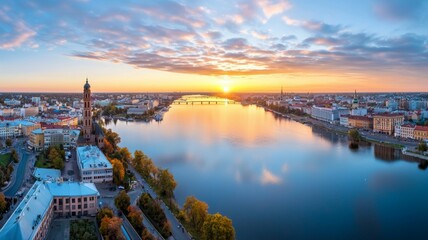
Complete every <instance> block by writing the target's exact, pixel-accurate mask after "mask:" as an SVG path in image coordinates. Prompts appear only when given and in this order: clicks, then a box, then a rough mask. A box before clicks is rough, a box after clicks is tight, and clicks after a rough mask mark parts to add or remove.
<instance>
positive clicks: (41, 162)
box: [35, 154, 53, 168]
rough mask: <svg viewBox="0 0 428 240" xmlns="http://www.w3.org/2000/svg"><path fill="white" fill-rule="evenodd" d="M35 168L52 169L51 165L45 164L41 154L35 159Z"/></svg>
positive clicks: (45, 160) (45, 161)
mask: <svg viewBox="0 0 428 240" xmlns="http://www.w3.org/2000/svg"><path fill="white" fill-rule="evenodd" d="M35 166H36V167H38V168H53V165H52V163H50V162H47V159H46V158H45V157H44V156H43V154H40V155H39V157H38V158H37V161H36V164H35Z"/></svg>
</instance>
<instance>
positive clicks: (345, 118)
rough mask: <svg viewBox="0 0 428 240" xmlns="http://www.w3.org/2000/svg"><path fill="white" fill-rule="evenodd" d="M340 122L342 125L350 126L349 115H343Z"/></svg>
mask: <svg viewBox="0 0 428 240" xmlns="http://www.w3.org/2000/svg"><path fill="white" fill-rule="evenodd" d="M339 124H340V125H341V126H345V127H349V115H348V114H347V115H341V116H340V119H339Z"/></svg>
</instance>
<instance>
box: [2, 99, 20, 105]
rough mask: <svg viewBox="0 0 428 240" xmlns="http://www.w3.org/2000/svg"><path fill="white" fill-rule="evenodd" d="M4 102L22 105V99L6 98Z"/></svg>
mask: <svg viewBox="0 0 428 240" xmlns="http://www.w3.org/2000/svg"><path fill="white" fill-rule="evenodd" d="M4 104H6V105H9V106H16V105H21V101H19V100H15V99H6V100H4Z"/></svg>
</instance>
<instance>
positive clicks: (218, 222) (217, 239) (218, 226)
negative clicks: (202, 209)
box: [202, 213, 235, 240]
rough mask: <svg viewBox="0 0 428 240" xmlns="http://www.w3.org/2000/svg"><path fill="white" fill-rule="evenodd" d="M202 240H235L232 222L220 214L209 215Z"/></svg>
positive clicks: (203, 228)
mask: <svg viewBox="0 0 428 240" xmlns="http://www.w3.org/2000/svg"><path fill="white" fill-rule="evenodd" d="M202 239H205V240H233V239H235V229H234V228H233V225H232V220H230V219H229V218H228V217H225V216H222V215H221V214H219V213H216V214H213V215H208V216H207V218H206V220H205V222H204V225H203V226H202Z"/></svg>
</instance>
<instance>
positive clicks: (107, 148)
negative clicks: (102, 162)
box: [103, 138, 114, 155]
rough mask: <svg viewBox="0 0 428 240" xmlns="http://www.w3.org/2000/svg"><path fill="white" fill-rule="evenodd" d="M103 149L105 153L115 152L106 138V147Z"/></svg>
mask: <svg viewBox="0 0 428 240" xmlns="http://www.w3.org/2000/svg"><path fill="white" fill-rule="evenodd" d="M103 150H104V153H105V154H106V155H110V154H112V153H113V152H114V149H113V146H112V145H111V143H110V142H109V141H107V139H105V138H104V148H103Z"/></svg>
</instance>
